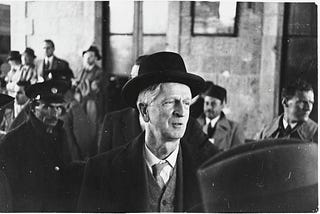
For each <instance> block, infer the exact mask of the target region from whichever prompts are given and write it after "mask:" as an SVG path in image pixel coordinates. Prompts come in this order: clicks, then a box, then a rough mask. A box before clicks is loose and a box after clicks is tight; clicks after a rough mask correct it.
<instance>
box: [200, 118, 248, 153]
mask: <svg viewBox="0 0 320 214" xmlns="http://www.w3.org/2000/svg"><path fill="white" fill-rule="evenodd" d="M197 121H198V122H199V124H200V126H201V127H202V130H203V132H204V133H205V134H207V130H208V124H206V120H205V115H204V114H202V115H201V116H200V117H198V119H197ZM208 137H209V138H213V139H214V145H216V146H217V147H218V148H219V149H221V150H228V149H230V148H232V147H235V146H237V145H240V144H243V143H244V140H245V138H244V133H243V130H242V128H241V127H240V126H239V125H238V124H237V123H236V122H234V121H231V120H228V119H227V118H226V116H225V115H224V113H223V112H221V115H220V118H219V120H218V121H217V123H216V128H215V132H214V133H213V136H208Z"/></svg>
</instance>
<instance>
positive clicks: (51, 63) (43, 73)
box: [37, 39, 73, 81]
mask: <svg viewBox="0 0 320 214" xmlns="http://www.w3.org/2000/svg"><path fill="white" fill-rule="evenodd" d="M43 49H44V59H43V60H40V62H39V63H38V64H37V72H38V79H39V80H38V81H43V80H48V79H50V78H51V77H50V76H48V75H49V71H50V70H65V71H68V72H70V71H71V69H68V68H69V63H68V62H67V61H65V60H63V59H60V58H58V57H56V56H55V55H54V51H55V45H54V43H53V41H52V40H50V39H46V40H44V42H43ZM71 73H72V71H71ZM72 77H73V73H72Z"/></svg>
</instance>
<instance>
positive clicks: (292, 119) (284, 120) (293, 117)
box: [258, 79, 318, 142]
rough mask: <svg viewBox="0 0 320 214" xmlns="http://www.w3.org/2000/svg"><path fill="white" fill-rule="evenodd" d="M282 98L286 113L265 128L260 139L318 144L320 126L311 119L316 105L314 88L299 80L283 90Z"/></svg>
mask: <svg viewBox="0 0 320 214" xmlns="http://www.w3.org/2000/svg"><path fill="white" fill-rule="evenodd" d="M281 96H282V106H283V109H284V113H283V114H281V115H280V116H278V117H276V118H274V119H273V121H272V122H271V123H270V124H268V125H267V126H265V127H264V128H263V130H262V131H261V132H260V134H259V137H258V138H259V139H277V138H291V139H300V140H303V141H313V142H318V124H317V123H316V122H314V121H313V120H312V119H310V118H309V115H310V113H311V111H312V108H313V103H314V93H313V89H312V86H311V85H310V84H309V83H307V82H306V81H304V80H301V79H298V80H296V81H294V82H291V83H290V84H289V85H288V86H286V87H285V88H283V90H282V94H281Z"/></svg>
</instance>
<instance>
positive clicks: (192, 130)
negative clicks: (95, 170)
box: [98, 107, 208, 153]
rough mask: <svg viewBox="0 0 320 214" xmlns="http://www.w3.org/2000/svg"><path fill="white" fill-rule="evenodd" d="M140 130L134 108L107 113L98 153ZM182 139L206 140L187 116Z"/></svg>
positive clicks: (127, 139)
mask: <svg viewBox="0 0 320 214" xmlns="http://www.w3.org/2000/svg"><path fill="white" fill-rule="evenodd" d="M141 132H142V130H141V126H140V122H139V112H138V110H137V109H134V108H131V107H129V108H125V109H122V110H120V111H115V112H112V113H110V114H107V115H106V116H105V117H104V120H103V124H102V130H101V132H100V136H99V141H98V148H99V153H102V152H106V151H109V150H111V149H114V148H117V147H119V146H122V145H125V144H127V143H129V142H131V141H132V140H133V139H134V138H135V137H137V136H138V135H139V134H140V133H141ZM182 139H185V140H187V141H189V142H197V143H199V144H202V143H205V142H207V141H208V137H207V136H206V135H205V134H204V133H203V132H202V129H201V127H200V125H199V124H198V123H197V121H196V120H195V119H194V118H192V117H189V120H188V123H187V127H186V131H185V134H184V136H183V138H182Z"/></svg>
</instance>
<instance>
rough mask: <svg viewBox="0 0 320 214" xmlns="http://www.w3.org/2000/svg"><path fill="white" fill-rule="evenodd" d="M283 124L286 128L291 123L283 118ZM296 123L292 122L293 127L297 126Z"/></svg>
mask: <svg viewBox="0 0 320 214" xmlns="http://www.w3.org/2000/svg"><path fill="white" fill-rule="evenodd" d="M282 124H283V127H284V129H286V128H287V126H288V125H289V124H288V122H287V121H286V120H285V119H284V118H283V119H282ZM296 125H297V123H292V124H290V127H291V129H293V128H294V127H296Z"/></svg>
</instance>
